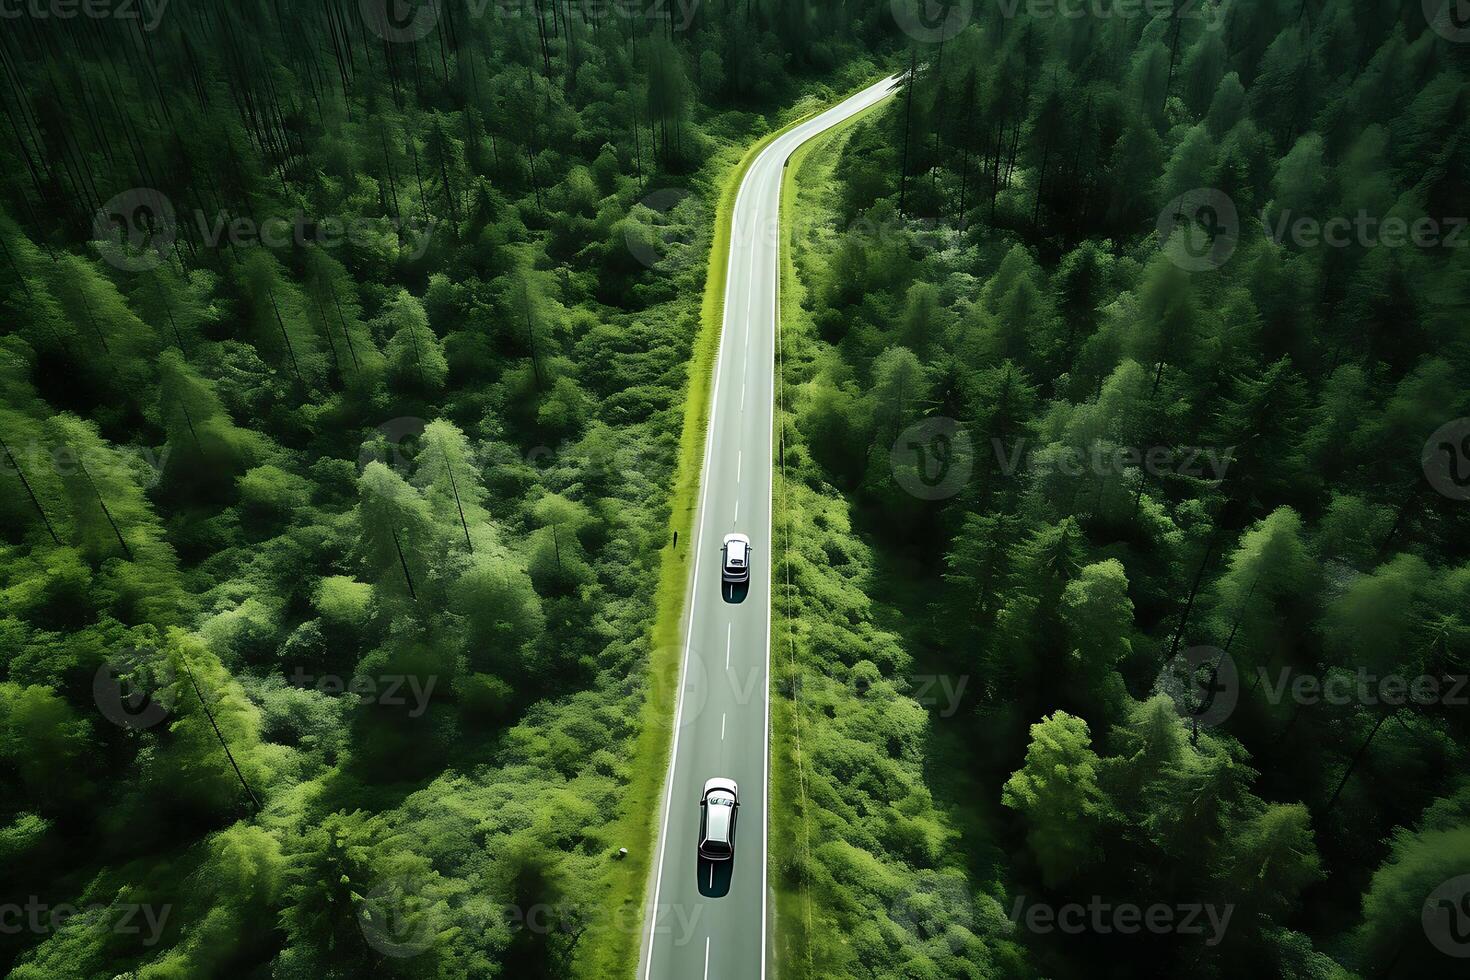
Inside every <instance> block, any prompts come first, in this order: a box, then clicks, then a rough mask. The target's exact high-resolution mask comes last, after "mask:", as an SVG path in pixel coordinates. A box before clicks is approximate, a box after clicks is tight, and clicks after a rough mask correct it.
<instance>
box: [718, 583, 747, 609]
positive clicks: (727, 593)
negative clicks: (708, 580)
mask: <svg viewBox="0 0 1470 980" xmlns="http://www.w3.org/2000/svg"><path fill="white" fill-rule="evenodd" d="M748 595H750V582H748V581H746V582H721V583H720V596H721V598H723V599H724V600H725V601H726V602H730V603H736V604H739V603H742V602H744V601H745V597H746V596H748Z"/></svg>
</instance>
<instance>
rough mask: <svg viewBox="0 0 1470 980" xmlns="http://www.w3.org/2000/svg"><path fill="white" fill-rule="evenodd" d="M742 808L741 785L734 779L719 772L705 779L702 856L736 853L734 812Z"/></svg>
mask: <svg viewBox="0 0 1470 980" xmlns="http://www.w3.org/2000/svg"><path fill="white" fill-rule="evenodd" d="M739 809H740V787H739V786H737V785H735V780H733V779H726V778H724V777H723V776H716V777H714V778H713V779H707V780H705V783H704V793H703V794H701V795H700V797H699V856H700V857H702V858H704V859H705V860H706V861H730V860H733V859H734V857H735V813H736V811H737V810H739Z"/></svg>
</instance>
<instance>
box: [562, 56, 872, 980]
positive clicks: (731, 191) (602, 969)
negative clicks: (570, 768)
mask: <svg viewBox="0 0 1470 980" xmlns="http://www.w3.org/2000/svg"><path fill="white" fill-rule="evenodd" d="M866 84H871V83H865V85H866ZM864 87H865V86H864ZM844 97H845V96H844ZM835 101H840V99H839V100H835ZM831 104H835V102H834V101H830V100H827V99H824V98H822V97H820V96H817V95H811V96H808V97H806V98H804V99H802V100H801V101H800V102H798V103H797V104H796V105H795V106H794V107H792V108H791V109H789V110H788V111H787V113H786V114H785V115H786V116H787V117H788V121H786V122H785V123H784V124H783V125H781V126H780V127H779V128H777V129H774V130H772V131H771V132H769V133H767V134H766V135H765V136H763V137H761V138H760V139H759V140H757V141H756V142H755V143H754V144H752V145H751V146H750V147H749V148H748V149H746V150H745V152H744V153H743V154H740V155H739V156H738V157H737V156H736V154H737V153H739V148H738V147H731V148H729V149H727V150H725V151H724V152H723V153H722V155H721V156H722V157H724V158H725V159H720V158H717V159H716V161H715V162H714V163H713V165H712V166H711V168H710V169H711V173H712V174H713V176H712V178H711V187H712V188H718V201H717V206H716V209H715V225H714V232H713V234H712V236H711V242H710V252H709V266H708V272H707V274H706V276H705V283H704V297H703V300H702V305H701V307H700V316H699V335H698V336H697V337H696V338H695V341H694V348H693V350H692V352H691V355H690V361H689V388H688V391H687V394H686V396H685V401H684V422H683V429H682V431H681V432H680V436H679V455H678V459H677V460H676V462H675V464H674V484H673V491H672V492H671V493H670V495H669V532H670V534H669V543H668V544H666V545H664V547H663V548H662V549H661V550H660V552H659V577H658V587H657V590H656V592H655V593H654V605H655V610H656V612H655V618H654V625H653V630H652V632H651V634H650V638H649V647H650V650H651V653H650V657H649V663H648V680H649V692H650V695H649V698H648V700H647V701H646V702H645V703H644V707H643V711H642V714H641V716H640V718H639V726H640V728H639V735H638V738H637V740H636V741H635V743H634V746H633V754H632V757H631V758H630V760H629V771H630V772H631V776H630V778H629V781H628V787H627V791H626V793H625V795H624V798H623V807H622V812H621V814H620V815H619V818H618V820H617V821H616V822H615V823H614V824H613V825H612V827H611V829H610V830H609V831H608V839H610V840H618V841H625V842H626V843H625V844H623V845H622V846H626V847H627V848H628V858H627V860H625V861H622V862H619V863H617V864H616V865H614V866H613V871H612V872H611V873H610V874H609V875H608V877H607V880H606V881H605V882H604V888H605V891H604V894H603V896H602V898H601V899H600V900H599V901H598V904H599V905H600V906H602V907H603V908H604V909H605V910H607V911H608V912H609V914H610V915H611V916H612V921H613V922H614V923H616V924H617V925H618V926H619V928H614V929H611V930H608V933H607V935H606V936H605V937H604V938H603V939H602V940H601V941H599V942H597V943H596V944H594V945H592V946H591V947H590V948H588V949H585V950H582V951H580V953H581V955H580V956H579V957H578V958H577V962H576V969H575V971H574V972H575V975H576V976H577V977H579V978H584V980H605V978H608V977H632V976H633V975H634V974H635V972H636V970H637V965H638V956H639V953H640V949H641V945H642V938H643V929H642V924H643V923H642V911H643V905H644V902H645V898H646V896H647V895H648V894H649V886H650V878H649V873H650V872H651V871H652V870H653V863H654V854H655V852H656V849H657V846H658V825H659V819H660V817H661V815H662V812H663V791H664V780H665V778H666V777H667V775H668V768H669V750H670V748H671V746H672V741H673V727H674V708H675V704H676V695H677V692H678V689H679V671H680V666H681V659H682V658H681V654H682V652H683V635H682V631H683V626H684V612H685V607H686V603H687V599H688V592H689V581H690V578H689V570H690V569H689V563H690V561H691V560H692V557H693V556H692V551H693V548H692V545H693V543H694V542H693V528H694V519H695V513H696V511H697V509H698V505H699V487H700V476H701V473H702V470H703V468H704V443H705V436H706V433H707V430H708V428H709V411H710V384H711V383H712V381H713V379H714V367H715V357H716V355H717V354H718V352H719V349H720V332H721V330H722V329H723V326H724V302H725V278H726V274H727V272H728V268H729V251H730V236H731V233H732V227H733V220H734V216H735V198H736V195H737V194H739V192H740V184H741V182H742V181H744V179H745V175H746V173H747V172H748V171H749V170H750V166H751V164H752V163H754V162H755V159H756V157H757V156H758V155H759V154H760V152H761V150H763V149H765V147H766V146H767V145H768V144H769V143H770V142H771V141H772V140H774V139H775V138H776V137H778V136H780V135H781V134H782V133H784V132H786V131H787V130H789V129H791V128H792V127H793V126H796V125H798V124H799V123H801V122H803V121H805V120H806V119H809V118H811V117H812V116H814V115H816V114H817V113H818V112H821V111H822V110H824V109H826V108H827V107H828V106H829V105H831ZM675 536H677V540H678V542H679V546H678V547H677V548H676V547H675V546H674V545H673V543H672V542H673V540H674V539H675ZM634 924H637V926H638V928H630V926H632V925H634Z"/></svg>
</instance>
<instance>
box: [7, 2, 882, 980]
mask: <svg viewBox="0 0 1470 980" xmlns="http://www.w3.org/2000/svg"><path fill="white" fill-rule="evenodd" d="M88 9H91V8H88ZM133 9H134V10H141V11H142V12H143V13H147V14H149V15H156V16H149V17H147V18H143V17H134V16H132V15H131V14H128V13H127V12H126V11H125V10H124V9H123V8H122V7H117V8H116V9H114V8H111V7H109V8H107V10H108V11H109V12H110V14H111V15H110V16H108V17H106V18H96V17H93V16H91V15H87V16H75V13H76V11H70V13H71V14H72V16H67V13H68V11H65V10H60V11H53V10H52V9H51V8H50V7H48V6H46V5H32V6H28V7H26V8H25V10H23V11H20V13H21V14H22V16H19V17H18V18H12V17H10V9H9V7H8V6H7V12H6V18H5V20H4V21H3V26H0V68H3V71H4V83H3V84H0V102H3V116H4V120H3V122H0V128H3V129H4V132H5V136H4V139H3V141H0V246H3V253H4V254H3V256H0V305H3V315H0V372H3V388H0V441H3V447H0V460H3V464H4V465H3V472H0V488H3V490H0V862H3V865H4V869H5V870H4V873H3V874H0V972H7V973H8V974H9V975H11V976H15V977H18V978H42V977H48V978H49V977H109V978H110V977H114V976H117V975H120V974H126V975H130V976H137V977H158V978H162V977H207V976H219V977H267V976H269V977H358V976H369V975H395V976H436V977H451V976H457V977H487V976H506V977H516V978H531V977H542V976H545V977H552V976H555V977H565V976H574V975H575V976H588V977H605V976H608V975H616V974H628V975H631V973H632V969H633V962H632V959H631V957H632V956H633V955H634V954H635V953H636V937H637V932H638V929H639V927H640V921H639V918H638V911H639V910H638V906H637V897H638V895H637V894H635V895H634V896H633V898H632V912H631V915H629V914H627V913H626V910H625V909H624V908H623V907H622V906H623V905H625V904H627V899H626V896H624V899H623V901H622V903H621V904H620V903H619V901H617V900H615V899H617V898H618V892H617V888H618V887H623V888H625V889H632V888H634V886H633V885H627V884H623V885H619V884H618V882H619V881H620V880H621V879H617V877H616V876H617V875H619V874H620V873H621V872H619V871H618V867H619V866H618V864H617V862H616V852H617V850H618V847H620V846H630V849H631V850H633V851H635V852H646V851H647V850H648V848H649V847H650V845H651V840H646V839H644V838H645V837H646V836H647V835H648V834H649V833H650V832H651V826H652V824H651V819H652V816H653V815H652V814H649V813H637V812H631V813H630V812H627V810H626V809H625V807H624V799H625V796H627V795H628V787H629V784H630V782H631V781H632V780H633V779H634V778H635V777H636V776H637V775H638V773H639V772H640V770H641V769H642V768H647V769H649V770H653V769H654V768H655V766H656V764H657V763H656V760H650V759H646V758H639V757H637V756H636V755H635V754H634V748H635V746H636V745H639V744H641V743H639V742H638V735H639V733H640V731H641V729H642V728H643V726H644V722H645V702H647V701H648V700H649V699H650V689H649V685H648V684H647V683H646V676H645V671H646V667H647V663H648V658H649V650H648V638H647V634H648V630H649V625H650V622H651V620H652V616H653V603H652V600H651V591H652V590H651V588H650V584H649V583H650V581H651V580H653V579H656V577H657V571H658V564H659V562H658V553H659V549H660V548H662V547H663V546H664V545H665V543H666V537H667V534H668V532H667V528H668V525H669V514H668V490H667V483H668V479H669V474H670V472H671V470H672V468H673V462H674V453H675V450H676V446H677V441H678V437H679V426H680V420H681V419H682V417H683V409H684V406H683V397H684V392H685V389H686V387H687V384H688V378H687V370H688V367H687V365H688V359H689V351H690V347H691V344H692V343H693V339H694V335H695V332H696V329H697V323H698V314H699V309H698V296H699V292H700V289H701V286H702V283H703V280H704V269H705V263H704V259H705V254H704V250H705V249H707V248H708V233H709V227H710V225H711V222H712V214H711V211H712V209H713V202H714V200H715V198H716V197H717V196H718V195H717V193H716V192H715V189H714V188H715V185H716V183H717V181H718V179H719V178H720V177H721V175H722V174H723V173H724V171H725V170H727V169H728V168H729V167H730V166H731V164H732V159H731V156H732V154H733V155H734V156H735V157H738V155H739V153H741V152H743V150H744V148H745V146H746V145H747V144H748V143H749V142H750V141H752V140H753V139H755V138H756V137H758V136H759V135H761V134H762V133H764V132H765V131H766V130H767V129H768V128H769V127H770V126H772V125H774V124H775V115H774V113H777V112H779V111H782V110H784V109H785V108H786V107H787V106H789V105H792V104H795V103H796V102H798V101H799V99H800V98H801V97H803V96H807V95H810V94H812V93H816V94H818V95H819V96H820V95H821V93H823V92H826V91H827V88H826V86H828V85H829V84H834V83H835V84H837V86H838V88H839V89H840V88H841V87H843V86H844V85H850V84H856V81H861V80H863V79H866V78H868V77H870V76H872V75H874V74H875V72H876V69H875V68H874V67H873V66H872V65H871V64H866V66H865V64H864V63H865V60H866V59H867V58H868V55H867V54H866V52H868V51H870V50H875V49H877V48H879V47H881V45H882V44H883V43H884V42H883V37H884V36H885V32H887V31H889V30H891V25H889V24H887V23H886V22H884V21H881V20H880V18H879V6H878V5H877V4H876V3H870V4H848V5H845V6H844V7H842V8H841V9H839V8H838V7H836V6H831V5H825V4H824V5H815V4H812V5H802V4H780V5H777V4H767V3H755V4H752V3H749V2H741V3H733V2H729V3H727V2H720V3H703V4H700V5H699V6H698V7H697V10H695V11H694V14H695V16H694V19H693V20H692V22H686V21H684V20H681V19H680V18H679V12H680V10H679V8H678V7H672V8H670V7H667V6H664V5H650V6H648V7H647V8H646V9H645V7H642V6H640V7H639V8H638V9H637V10H632V9H631V8H627V7H626V6H624V7H620V8H617V9H612V8H601V7H597V6H594V5H585V4H580V3H573V2H565V0H537V2H534V3H533V2H529V0H528V2H525V3H500V4H491V5H486V4H480V5H468V6H467V5H461V4H454V3H446V4H443V5H440V6H434V7H426V8H420V14H415V16H414V17H413V18H412V19H411V20H409V21H407V22H402V21H401V19H392V18H386V16H385V11H384V10H383V9H381V8H380V9H378V10H376V12H375V11H374V8H373V5H372V4H370V3H364V4H356V3H347V2H342V0H326V2H323V3H319V4H296V5H286V4H280V3H276V2H265V0H260V2H244V3H241V2H237V0H235V2H224V0H191V2H188V3H182V2H181V3H178V4H175V5H172V6H167V7H154V6H146V5H145V7H143V8H137V7H134V8H133ZM393 10H397V8H393ZM424 11H427V13H424ZM389 12H392V11H389ZM670 14H672V16H669V15H670ZM436 15H437V16H436ZM849 66H852V68H851V70H852V71H854V72H855V75H854V76H853V77H854V79H855V81H853V82H843V81H842V78H843V77H844V75H843V73H844V72H846V71H848V70H849ZM665 714H666V713H665ZM651 717H655V718H660V717H663V716H662V715H659V714H658V713H657V712H655V713H654V714H653V715H651ZM665 723H667V722H665ZM663 737H664V738H666V737H667V733H666V732H665V733H663ZM615 879H616V880H615ZM641 885H642V882H641V881H638V882H637V883H636V887H637V889H638V892H639V894H641ZM615 912H617V913H620V914H618V915H614V914H613V913H615ZM584 937H586V938H584Z"/></svg>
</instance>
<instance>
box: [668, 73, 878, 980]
mask: <svg viewBox="0 0 1470 980" xmlns="http://www.w3.org/2000/svg"><path fill="white" fill-rule="evenodd" d="M896 84H897V79H896V78H889V79H885V80H883V81H881V82H879V83H878V84H876V85H873V86H872V87H870V88H867V89H865V90H863V91H862V92H859V93H858V94H856V95H854V96H851V97H850V98H848V99H847V100H846V101H844V102H842V103H841V104H839V105H837V106H835V107H833V108H831V109H828V110H827V111H826V112H823V113H821V114H820V115H817V116H815V117H813V118H811V119H809V120H807V121H806V122H803V123H801V124H800V125H798V126H795V127H793V128H792V129H791V130H789V131H787V132H786V133H783V134H782V135H781V136H779V137H777V138H776V139H775V140H773V141H772V142H771V144H770V145H769V146H767V147H766V148H765V149H764V150H762V151H761V153H760V155H759V156H757V157H756V159H755V162H754V163H753V164H751V167H750V170H749V171H747V173H746V175H745V179H744V181H743V182H742V183H741V185H740V190H739V192H738V193H737V194H736V198H735V215H734V221H733V225H732V234H731V245H730V259H729V270H728V275H727V276H726V280H725V283H726V285H725V313H724V327H723V330H722V332H721V337H720V350H719V353H718V355H717V356H716V360H715V383H714V390H713V404H712V405H711V408H710V417H709V430H708V432H707V433H706V438H705V456H704V469H703V475H702V477H701V490H700V503H699V513H698V515H697V521H696V524H695V529H696V530H695V547H694V565H693V572H692V574H691V576H690V579H691V581H690V586H689V588H690V593H689V597H688V601H687V603H686V609H687V610H688V612H687V617H688V618H687V633H686V635H685V640H684V650H683V657H682V664H681V672H680V677H681V683H680V688H679V699H678V707H677V708H676V709H675V722H674V745H673V751H672V752H671V753H670V756H669V772H668V775H667V779H666V786H667V791H666V795H665V797H664V805H663V815H662V824H661V829H660V832H659V839H658V857H657V861H656V864H655V867H654V880H653V885H652V887H653V904H652V905H651V906H650V908H651V909H652V912H651V914H647V915H645V923H646V924H645V931H646V935H645V937H644V943H643V951H642V962H641V966H640V970H639V975H640V976H641V977H643V978H644V980H654V978H659V980H700V978H705V980H709V978H719V980H730V978H746V980H752V978H759V977H764V976H765V975H766V958H767V957H766V932H767V926H768V924H769V922H770V915H769V910H768V903H767V889H766V887H765V882H766V830H767V826H768V819H767V812H766V786H767V784H768V777H769V773H770V758H769V753H768V745H769V741H770V726H771V712H770V702H769V691H770V685H769V681H768V665H769V661H770V635H771V589H770V579H771V575H770V570H771V549H772V541H773V539H772V536H771V466H772V461H773V453H772V437H773V408H772V403H773V400H774V393H775V387H774V386H775V345H776V296H777V292H776V283H777V268H778V266H777V260H778V257H779V254H780V253H779V247H780V243H779V236H778V218H779V213H778V212H779V206H780V200H781V176H782V172H783V170H784V168H785V164H786V160H787V158H789V157H790V156H791V153H792V152H793V151H794V150H795V149H796V148H797V147H798V146H800V145H801V144H802V143H804V142H806V141H807V140H809V139H811V138H812V137H813V136H816V135H817V134H818V133H820V132H822V131H823V130H825V129H828V128H830V127H831V126H833V125H835V124H837V123H839V122H841V121H842V120H844V119H846V118H847V117H849V116H851V115H853V114H855V113H858V112H861V111H862V110H863V109H866V108H867V107H869V106H871V105H873V104H874V103H876V102H880V101H882V100H883V99H884V98H886V97H887V96H888V95H889V94H891V93H892V91H893V89H894V87H895V85H896ZM731 531H742V532H744V533H745V534H748V535H749V536H750V539H751V546H752V551H753V552H754V554H753V562H752V566H753V567H752V569H751V581H750V583H749V586H748V589H742V590H739V591H732V590H731V588H730V587H728V586H724V585H722V583H721V580H720V567H719V566H720V546H721V542H722V541H723V539H724V536H725V535H726V534H728V533H729V532H731ZM712 776H727V777H729V778H732V779H734V780H735V781H736V782H738V783H739V784H740V810H739V814H738V816H737V821H736V834H735V860H734V861H733V862H725V863H722V864H718V865H717V864H711V863H709V862H705V861H700V860H699V859H698V855H697V854H696V851H695V846H696V838H697V837H698V833H699V797H700V792H701V791H702V789H703V787H704V781H705V780H706V779H709V778H710V777H712Z"/></svg>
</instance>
